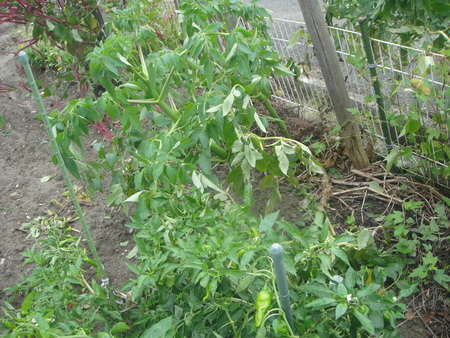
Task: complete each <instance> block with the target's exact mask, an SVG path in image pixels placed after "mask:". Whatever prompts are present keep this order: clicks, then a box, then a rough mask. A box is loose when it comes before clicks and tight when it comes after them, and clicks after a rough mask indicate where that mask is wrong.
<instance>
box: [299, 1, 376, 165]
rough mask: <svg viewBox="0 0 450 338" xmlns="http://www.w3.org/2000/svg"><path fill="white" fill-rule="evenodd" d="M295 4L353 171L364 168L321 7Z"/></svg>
mask: <svg viewBox="0 0 450 338" xmlns="http://www.w3.org/2000/svg"><path fill="white" fill-rule="evenodd" d="M298 2H299V4H300V7H301V9H302V13H303V17H304V18H305V21H306V27H307V28H308V33H309V34H310V36H311V40H312V42H313V46H314V50H315V52H316V55H317V58H318V60H319V65H320V69H321V70H322V76H323V78H324V80H325V84H326V86H327V90H328V93H329V94H330V97H331V102H332V104H333V108H334V112H335V114H336V118H337V120H338V123H339V125H340V126H341V127H342V137H343V138H344V143H345V147H346V149H347V152H348V155H349V157H350V160H351V161H352V164H353V166H354V167H355V168H357V169H363V168H366V167H368V166H369V164H370V162H369V158H368V157H367V154H366V152H365V149H364V146H363V143H362V139H361V131H360V128H359V125H358V124H357V123H356V122H355V117H354V116H353V114H352V113H351V112H350V111H349V110H348V109H349V108H352V106H353V105H352V102H351V100H350V97H349V95H348V92H347V88H346V86H345V81H344V77H343V75H342V72H341V68H340V67H339V61H338V58H337V54H336V50H335V48H334V45H333V42H332V41H331V38H330V35H329V33H328V28H327V25H326V23H325V18H324V15H323V13H322V11H321V8H320V3H319V1H318V0H299V1H298Z"/></svg>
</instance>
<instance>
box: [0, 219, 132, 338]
mask: <svg viewBox="0 0 450 338" xmlns="http://www.w3.org/2000/svg"><path fill="white" fill-rule="evenodd" d="M24 228H25V229H30V235H32V236H35V237H39V234H40V233H42V231H44V232H45V238H43V239H41V240H40V241H39V242H40V249H36V248H35V245H33V246H32V247H31V249H29V250H27V251H25V252H23V253H22V255H23V256H24V257H25V261H24V264H34V268H33V270H32V272H31V274H30V275H28V276H22V281H21V282H20V283H18V284H17V285H15V286H13V287H11V288H9V289H6V291H7V292H9V293H11V294H13V295H15V296H24V298H23V301H22V305H21V306H20V308H18V309H15V308H14V307H13V306H12V305H11V304H10V303H8V302H5V306H4V307H3V308H2V311H3V313H4V316H3V317H2V318H1V319H0V328H1V329H2V332H3V335H2V337H24V336H33V337H51V336H62V335H79V336H83V337H84V336H88V335H90V334H91V333H92V332H94V329H97V330H98V326H100V327H102V328H104V329H105V330H107V331H109V332H110V333H114V332H120V331H125V330H127V329H128V327H127V326H126V325H125V326H123V325H122V326H120V325H119V324H120V315H119V314H118V313H117V312H114V311H113V309H111V308H110V307H111V306H110V302H108V300H107V296H106V292H105V290H104V289H103V288H102V287H101V286H100V285H98V284H97V283H96V282H95V281H93V282H92V284H91V285H90V284H89V283H88V282H87V281H86V280H85V278H84V275H83V274H84V272H85V271H84V269H85V268H86V266H89V265H95V263H94V262H93V261H92V260H91V259H90V258H89V257H88V256H87V255H86V250H85V249H84V248H82V246H81V245H80V242H81V238H78V237H74V236H73V235H72V234H71V232H72V231H73V230H72V229H71V227H69V226H68V225H67V224H66V222H65V221H64V220H59V219H54V218H46V217H39V218H37V219H35V220H33V221H32V222H30V223H27V224H25V225H24ZM113 323H117V324H116V325H114V326H113ZM122 324H124V323H122ZM118 325H119V326H118ZM119 327H121V328H122V329H121V330H118V329H119ZM105 334H106V333H105ZM106 336H108V337H112V336H111V335H108V334H107V335H106Z"/></svg>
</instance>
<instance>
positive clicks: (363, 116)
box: [270, 18, 450, 187]
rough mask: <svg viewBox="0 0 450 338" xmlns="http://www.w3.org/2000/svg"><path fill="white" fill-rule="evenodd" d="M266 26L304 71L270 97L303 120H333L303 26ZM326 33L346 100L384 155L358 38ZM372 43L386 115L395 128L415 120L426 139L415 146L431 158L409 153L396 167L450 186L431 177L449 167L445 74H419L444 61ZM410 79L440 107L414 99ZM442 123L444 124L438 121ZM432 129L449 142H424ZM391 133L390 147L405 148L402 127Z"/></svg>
mask: <svg viewBox="0 0 450 338" xmlns="http://www.w3.org/2000/svg"><path fill="white" fill-rule="evenodd" d="M270 27H271V36H272V40H273V43H274V48H275V49H276V50H277V51H278V52H279V53H280V54H281V55H283V56H285V57H286V58H288V59H290V58H291V59H293V60H294V62H296V63H297V64H298V65H300V66H301V67H302V68H303V74H302V75H301V76H300V77H298V78H292V77H291V78H288V77H284V78H277V79H273V89H274V94H275V95H274V96H275V97H277V98H279V99H281V100H284V101H287V102H290V103H292V104H294V105H296V106H298V111H299V115H300V116H301V117H305V118H313V119H314V118H320V119H324V118H327V117H328V118H331V119H332V118H333V117H334V116H329V115H326V113H327V112H330V111H331V102H330V98H329V95H328V93H327V90H326V87H325V82H324V81H323V77H322V75H321V71H320V67H319V65H318V61H317V58H316V57H315V55H314V51H313V46H312V44H311V43H310V42H309V41H308V39H307V34H306V33H307V30H306V24H305V23H304V22H300V21H292V20H283V19H277V18H274V19H273V20H272V21H271V22H270ZM298 31H301V32H304V33H303V34H301V35H300V36H301V38H300V40H299V41H298V42H297V43H296V44H295V45H293V46H292V47H290V48H288V44H289V38H290V36H291V35H292V34H293V33H294V32H298ZM329 33H330V36H331V37H332V39H333V41H334V44H335V48H336V52H337V54H338V57H339V61H340V66H341V71H342V73H343V75H344V78H345V82H346V85H347V90H348V92H349V96H350V98H351V100H352V101H353V104H354V107H355V108H356V111H357V114H358V116H357V119H358V121H359V122H360V123H361V125H362V127H363V128H364V130H365V131H366V132H367V135H366V136H367V137H366V139H370V141H371V142H372V143H373V144H374V145H375V151H376V152H377V153H378V154H380V155H383V156H386V155H387V154H388V152H389V149H387V147H386V144H385V142H384V135H383V134H382V128H381V121H380V120H379V119H378V110H377V106H376V102H375V94H374V91H373V86H372V78H371V76H370V74H369V71H368V69H367V62H366V57H365V53H364V48H363V43H362V37H361V34H360V33H359V32H355V31H351V30H347V29H342V28H337V27H329ZM297 34H298V33H297ZM371 42H372V49H373V52H374V55H375V58H376V61H375V62H376V68H377V72H378V79H379V81H380V82H381V85H382V92H383V100H384V105H385V110H386V113H387V115H390V119H391V120H393V121H394V123H393V124H394V125H395V121H398V122H399V123H400V122H402V121H403V122H404V121H405V119H408V118H410V119H411V118H412V117H413V118H414V119H417V121H419V122H420V127H421V128H422V129H423V131H424V135H423V137H424V138H425V139H422V140H420V145H419V148H420V147H422V148H423V147H427V149H426V151H425V150H424V151H423V153H426V154H432V156H431V157H429V156H426V155H422V154H418V153H413V154H411V156H409V158H408V159H407V160H405V159H404V158H403V159H400V162H399V165H400V166H402V167H404V168H405V169H408V168H416V169H417V168H420V171H419V173H420V174H421V175H422V176H424V177H426V178H430V177H433V176H434V177H433V178H434V179H435V181H437V182H438V183H440V184H444V185H446V186H447V187H448V186H449V181H448V179H444V180H442V177H440V176H439V175H436V173H435V172H436V168H447V167H448V161H449V158H450V152H449V150H448V149H449V147H448V139H449V138H450V133H449V129H450V123H449V121H450V116H449V115H450V111H449V106H450V87H449V85H448V74H447V75H445V74H444V75H440V74H438V73H437V71H433V70H432V71H427V73H426V75H423V76H422V75H421V74H420V73H421V72H419V71H418V70H419V69H423V67H425V66H426V64H425V65H424V60H426V61H427V62H428V64H429V65H433V64H435V65H439V64H441V63H443V62H446V57H445V56H444V55H440V54H436V53H429V52H426V51H424V50H421V49H417V48H411V47H406V46H402V45H398V44H395V43H392V42H388V41H382V40H377V39H371ZM421 62H422V64H420V63H421ZM447 62H448V61H447ZM436 69H437V68H436ZM445 76H447V78H445ZM411 79H416V80H413V81H419V82H416V85H420V84H423V86H424V87H423V88H424V90H426V91H428V90H429V91H433V93H434V95H436V97H437V98H438V99H439V100H440V101H441V104H440V105H439V104H436V100H426V99H424V100H418V99H417V98H416V96H415V95H414V93H413V92H414V91H416V90H418V88H416V87H414V86H413V85H412V83H411ZM425 86H426V87H425ZM413 112H414V114H413ZM440 119H442V120H443V121H447V123H439V120H440ZM432 129H435V130H439V131H440V133H441V135H446V137H447V140H444V141H443V142H446V143H447V144H446V145H445V144H442V141H437V140H434V139H432V138H431V137H430V138H427V137H428V136H429V135H430V130H432ZM390 134H391V138H392V143H393V147H394V148H397V149H400V147H403V146H405V145H408V140H407V135H405V134H404V133H402V128H395V127H393V126H390ZM416 145H417V144H416Z"/></svg>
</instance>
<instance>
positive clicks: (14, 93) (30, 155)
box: [0, 24, 450, 337]
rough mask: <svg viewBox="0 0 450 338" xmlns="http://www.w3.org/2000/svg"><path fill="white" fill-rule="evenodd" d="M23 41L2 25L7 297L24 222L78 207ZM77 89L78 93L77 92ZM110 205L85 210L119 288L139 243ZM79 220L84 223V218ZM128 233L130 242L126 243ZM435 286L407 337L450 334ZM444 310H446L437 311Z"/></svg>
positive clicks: (299, 130) (337, 210) (2, 226)
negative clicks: (55, 158) (432, 303)
mask: <svg viewBox="0 0 450 338" xmlns="http://www.w3.org/2000/svg"><path fill="white" fill-rule="evenodd" d="M19 41H20V31H19V28H18V27H15V26H12V25H5V24H4V25H0V84H5V85H8V86H11V88H9V89H10V90H3V91H2V90H1V88H2V87H0V116H2V117H3V118H4V120H5V125H4V126H3V127H0V173H1V174H0V233H1V234H2V235H3V240H2V242H1V244H0V304H1V302H2V300H4V299H6V297H7V294H6V292H5V291H3V290H4V289H5V288H7V287H11V286H13V285H14V284H15V283H17V282H19V281H20V277H21V275H22V274H27V273H29V271H30V270H31V269H32V267H31V266H28V265H23V261H24V257H23V256H22V255H21V254H20V253H21V252H22V251H24V250H25V249H27V248H29V247H31V246H32V244H33V243H34V240H33V239H30V240H27V241H25V238H26V237H27V233H26V232H24V231H23V230H21V226H22V225H23V224H24V223H27V222H29V221H31V220H33V219H35V218H37V217H40V216H46V215H47V214H48V211H49V210H51V211H52V212H54V213H58V214H61V216H67V215H70V214H73V210H72V209H71V208H70V207H69V206H67V207H66V208H65V209H64V210H60V207H59V206H58V205H56V204H55V203H53V202H52V200H57V201H59V202H61V203H63V204H64V203H65V202H66V201H67V200H66V197H64V196H62V194H63V193H64V192H65V191H66V190H67V189H66V187H65V184H64V182H63V180H62V177H61V175H60V172H59V169H58V167H57V166H55V165H53V164H52V163H51V152H50V146H49V143H48V139H47V135H46V133H45V130H44V127H43V125H42V122H41V121H40V120H38V119H36V115H37V113H36V107H35V103H34V101H33V100H32V98H31V95H30V94H29V93H28V92H27V91H26V90H25V89H23V88H21V86H20V83H26V82H27V80H26V78H25V75H24V74H23V72H22V71H21V70H20V67H19V63H18V60H17V55H15V54H14V52H15V51H17V45H18V42H19ZM49 77H50V76H49V74H45V73H44V74H40V75H38V80H45V81H48V79H49ZM3 88H5V87H3ZM6 89H8V88H6ZM73 96H74V98H75V97H76V93H73ZM55 101H56V99H54V98H53V99H52V98H47V99H46V105H47V108H49V110H50V106H52V105H54V104H55V103H56V102H55ZM63 105H64V102H61V103H60V106H59V108H60V109H61V108H63ZM278 108H279V113H280V115H282V117H283V118H286V119H291V120H289V121H288V122H289V123H288V124H289V125H290V126H294V127H295V128H296V130H291V134H293V135H297V134H298V135H300V136H301V135H302V134H306V135H310V134H316V133H319V134H320V133H322V134H323V126H312V125H311V124H309V123H307V122H305V121H300V120H299V119H296V118H292V117H289V115H287V114H288V112H287V110H288V108H286V107H283V106H280V107H278ZM291 116H292V115H291ZM92 135H93V137H94V138H95V137H101V136H100V135H98V133H96V131H95V130H93V132H92ZM300 136H299V137H300ZM333 154H334V155H333V156H334V158H328V159H322V160H326V161H328V160H329V161H331V162H333V163H331V164H330V166H331V165H332V166H334V167H336V168H338V169H340V170H344V171H345V170H348V167H349V165H348V161H346V160H345V156H344V155H343V154H342V153H333ZM49 175H55V177H54V178H53V179H51V180H49V181H46V182H42V181H41V179H42V178H43V177H46V176H49ZM80 186H81V184H80ZM291 190H292V189H291V188H290V187H289V186H286V187H283V188H282V193H283V194H290V193H292V192H291ZM263 195H264V192H261V196H262V197H264V196H263ZM286 201H292V202H293V203H294V204H292V205H291V204H289V203H283V205H282V210H281V211H282V213H283V214H284V216H285V217H286V218H287V219H289V218H293V219H294V220H295V217H296V216H295V212H296V211H295V210H298V205H295V203H297V204H298V197H292V198H289V197H287V198H286ZM347 203H353V204H351V208H350V209H352V210H356V211H359V210H361V211H362V208H363V206H362V203H363V202H361V199H358V198H353V199H350V200H347ZM358 203H359V204H358ZM105 205H106V204H105V196H102V195H98V196H97V197H96V198H95V199H93V200H92V202H91V203H87V204H84V205H83V210H84V212H85V214H86V218H87V221H88V224H89V226H90V228H91V231H92V234H93V237H94V241H95V243H96V246H97V248H98V251H99V254H100V257H101V258H102V261H103V264H104V265H105V268H106V273H107V275H108V277H109V279H110V283H111V284H112V286H113V288H115V289H119V288H120V286H121V285H122V284H123V283H124V282H126V281H127V280H128V279H130V278H134V276H133V274H132V273H131V271H130V270H129V269H128V268H127V267H126V266H125V263H126V262H129V260H128V259H127V258H126V254H127V252H129V250H131V248H132V247H133V241H132V234H130V232H129V229H128V228H126V227H125V226H124V225H125V224H126V223H127V217H126V216H125V215H124V214H123V213H122V212H121V211H120V210H117V209H111V208H107V207H105ZM350 209H348V208H347V209H346V210H345V209H343V206H342V205H341V204H339V203H334V204H333V203H332V204H331V209H330V210H331V211H332V213H333V214H335V215H337V217H336V218H335V219H334V220H333V221H334V222H335V223H339V222H342V224H341V225H339V224H337V228H339V226H341V227H342V226H345V217H346V212H347V213H348V212H349V211H350ZM297 212H298V211H297ZM358 214H359V213H358ZM361 214H362V212H361ZM289 216H291V217H289ZM339 217H340V219H339ZM73 227H74V228H75V229H80V226H79V225H78V224H77V223H74V224H73ZM74 235H75V234H74ZM126 241H129V243H128V244H127V245H123V243H125V242H126ZM120 243H122V245H120ZM433 292H434V291H433V290H424V291H423V292H422V293H421V294H420V295H418V296H417V297H416V298H417V299H416V301H415V302H414V301H412V302H411V304H410V306H409V312H408V314H409V315H408V320H406V321H404V322H402V323H400V324H401V325H400V329H401V331H402V336H403V337H448V333H446V331H447V330H446V326H445V325H444V324H443V323H442V322H443V321H445V320H447V321H448V322H450V318H447V319H446V318H445V316H448V317H450V315H449V311H448V309H447V310H446V309H445V308H440V309H436V311H434V312H433V308H430V310H426V308H425V305H424V306H423V307H421V306H420V303H423V304H425V303H426V302H427V301H429V300H430V293H431V294H433ZM417 304H419V306H418V305H417ZM424 309H425V310H424ZM439 311H441V312H443V314H442V315H440V316H437V314H436V313H438V312H439ZM424 318H425V319H424Z"/></svg>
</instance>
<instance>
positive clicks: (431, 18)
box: [325, 0, 450, 51]
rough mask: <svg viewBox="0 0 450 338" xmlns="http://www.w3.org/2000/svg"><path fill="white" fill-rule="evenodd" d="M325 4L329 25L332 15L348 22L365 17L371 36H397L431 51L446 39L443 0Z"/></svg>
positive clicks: (336, 0)
mask: <svg viewBox="0 0 450 338" xmlns="http://www.w3.org/2000/svg"><path fill="white" fill-rule="evenodd" d="M325 6H326V9H327V20H328V23H329V24H330V25H332V19H333V18H336V19H347V23H348V24H350V25H351V24H355V23H357V21H358V20H360V19H361V18H364V17H365V18H367V19H368V20H369V22H370V24H369V26H370V30H371V34H370V35H371V36H372V37H374V38H378V39H382V40H386V41H392V42H394V41H395V40H396V39H399V41H398V42H399V43H400V44H402V45H408V46H412V47H414V46H415V47H417V46H418V45H417V44H418V43H421V44H423V45H422V46H424V47H425V49H429V46H433V48H435V51H436V50H440V49H441V48H442V47H443V46H444V45H445V43H448V42H449V35H450V28H449V26H448V17H449V15H450V4H449V3H448V1H446V0H416V1H399V0H381V1H371V0H352V1H342V0H327V1H325Z"/></svg>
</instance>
